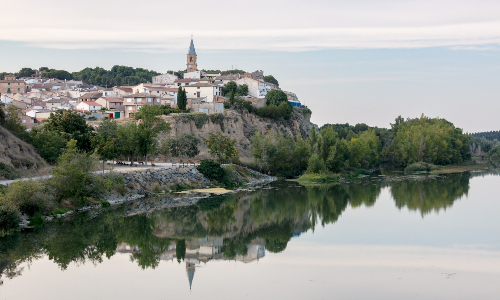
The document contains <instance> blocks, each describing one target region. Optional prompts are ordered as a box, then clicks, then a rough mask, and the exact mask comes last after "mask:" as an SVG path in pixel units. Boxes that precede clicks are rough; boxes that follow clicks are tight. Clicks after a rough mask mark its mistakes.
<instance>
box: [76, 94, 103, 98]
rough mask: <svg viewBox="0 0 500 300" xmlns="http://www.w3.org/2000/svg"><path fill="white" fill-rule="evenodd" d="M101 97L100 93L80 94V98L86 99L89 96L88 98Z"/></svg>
mask: <svg viewBox="0 0 500 300" xmlns="http://www.w3.org/2000/svg"><path fill="white" fill-rule="evenodd" d="M101 97H102V93H85V94H83V95H81V96H80V97H78V98H80V99H86V98H89V99H99V98H101Z"/></svg>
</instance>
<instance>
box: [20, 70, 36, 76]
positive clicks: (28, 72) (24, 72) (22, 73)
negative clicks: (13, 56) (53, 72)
mask: <svg viewBox="0 0 500 300" xmlns="http://www.w3.org/2000/svg"><path fill="white" fill-rule="evenodd" d="M35 72H36V71H35V70H33V69H31V68H22V69H21V70H20V71H19V72H18V73H17V77H31V75H33V74H35Z"/></svg>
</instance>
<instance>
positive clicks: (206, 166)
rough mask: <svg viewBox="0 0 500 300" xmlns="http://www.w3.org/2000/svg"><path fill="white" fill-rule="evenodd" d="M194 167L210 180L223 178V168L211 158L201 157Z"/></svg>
mask: <svg viewBox="0 0 500 300" xmlns="http://www.w3.org/2000/svg"><path fill="white" fill-rule="evenodd" d="M196 169H197V170H198V171H199V172H200V173H201V174H203V175H204V176H205V177H207V178H208V179H210V180H216V181H221V180H222V179H223V178H224V169H222V167H221V166H220V164H219V163H218V162H216V161H215V160H213V159H203V160H201V162H200V165H199V166H197V167H196Z"/></svg>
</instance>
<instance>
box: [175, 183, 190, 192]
mask: <svg viewBox="0 0 500 300" xmlns="http://www.w3.org/2000/svg"><path fill="white" fill-rule="evenodd" d="M193 188H194V187H192V186H190V185H189V184H174V185H172V186H171V187H170V189H171V190H172V191H174V192H182V191H187V190H192V189H193Z"/></svg>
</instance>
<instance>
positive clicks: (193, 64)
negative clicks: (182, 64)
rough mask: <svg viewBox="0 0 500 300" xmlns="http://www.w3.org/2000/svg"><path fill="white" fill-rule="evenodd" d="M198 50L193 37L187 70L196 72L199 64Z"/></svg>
mask: <svg viewBox="0 0 500 300" xmlns="http://www.w3.org/2000/svg"><path fill="white" fill-rule="evenodd" d="M196 56H197V55H196V51H195V50H194V44H193V38H191V45H189V52H188V54H187V72H188V73H189V72H196V70H197V69H198V64H197V63H196Z"/></svg>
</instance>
